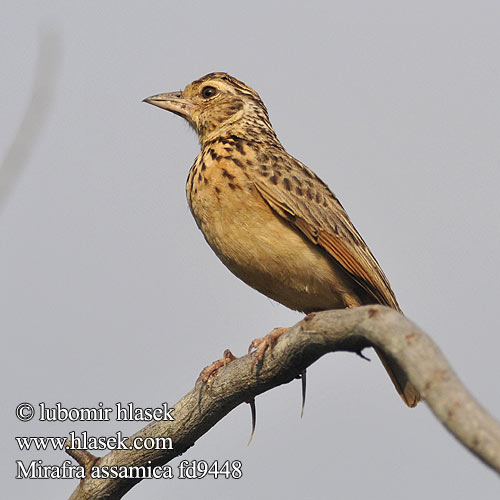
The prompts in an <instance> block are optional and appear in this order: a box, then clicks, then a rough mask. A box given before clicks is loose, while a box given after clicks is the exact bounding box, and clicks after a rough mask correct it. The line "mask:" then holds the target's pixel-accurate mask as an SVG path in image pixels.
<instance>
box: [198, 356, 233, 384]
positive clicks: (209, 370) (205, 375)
mask: <svg viewBox="0 0 500 500" xmlns="http://www.w3.org/2000/svg"><path fill="white" fill-rule="evenodd" d="M236 359H238V358H237V357H236V356H235V355H234V354H233V353H232V352H231V351H230V350H229V349H226V350H225V351H224V354H223V357H222V358H221V359H218V360H217V361H214V362H213V363H212V364H211V365H209V366H206V367H205V368H203V370H202V372H201V373H200V376H199V377H198V379H197V380H196V383H198V382H203V383H204V384H206V383H207V382H208V379H209V378H210V377H212V376H213V375H215V374H216V373H217V372H218V371H219V369H220V368H223V367H225V366H226V365H228V364H229V363H231V361H234V360H236Z"/></svg>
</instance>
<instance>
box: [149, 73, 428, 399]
mask: <svg viewBox="0 0 500 500" xmlns="http://www.w3.org/2000/svg"><path fill="white" fill-rule="evenodd" d="M145 102H148V103H150V104H153V105H155V106H158V107H159V108H162V109H165V110H168V111H170V112H172V113H175V114H176V115H179V116H181V117H183V118H185V119H186V120H187V121H188V123H189V124H190V125H191V126H192V127H193V128H194V129H195V131H196V132H197V134H198V137H199V142H200V145H201V152H200V154H199V155H198V157H197V158H196V160H195V162H194V164H193V166H192V167H191V170H190V171H189V175H188V179H187V184H186V192H187V199H188V203H189V207H190V209H191V212H192V214H193V216H194V219H195V220H196V224H197V225H198V227H199V228H200V229H201V231H202V233H203V235H204V236H205V239H206V241H207V243H208V244H209V245H210V247H211V248H212V250H213V251H214V252H215V253H216V255H217V256H218V257H219V259H220V260H221V261H222V262H223V263H224V264H225V265H226V266H227V267H228V268H229V269H230V270H231V271H232V272H233V273H234V274H235V275H236V276H237V277H238V278H240V279H241V280H243V281H244V282H245V283H247V284H248V285H250V286H251V287H253V288H255V289H256V290H258V291H259V292H261V293H263V294H264V295H267V296H268V297H270V298H271V299H273V300H276V301H277V302H280V303H281V304H283V305H285V306H286V307H289V308H291V309H295V310H297V311H301V312H303V313H311V312H316V311H322V310H326V309H340V308H347V307H349V308H351V307H356V306H360V305H364V304H383V305H386V306H389V307H392V308H394V309H396V310H397V311H400V307H399V305H398V302H397V301H396V297H395V296H394V293H393V291H392V289H391V286H390V284H389V281H388V280H387V278H386V276H385V274H384V273H383V271H382V269H381V268H380V265H379V264H378V262H377V261H376V260H375V257H374V256H373V254H372V253H371V251H370V250H369V248H368V246H367V245H366V243H365V242H364V240H363V239H362V238H361V236H360V235H359V233H358V232H357V231H356V229H355V228H354V226H353V224H352V222H351V220H350V219H349V217H348V215H347V213H346V212H345V210H344V208H343V207H342V205H341V204H340V202H339V201H338V199H337V198H336V196H335V195H334V194H333V192H332V191H331V190H330V189H329V188H328V186H327V185H326V184H325V183H324V182H323V181H322V180H321V179H320V178H319V177H318V176H317V175H316V174H315V173H314V172H313V171H312V170H311V169H309V168H308V167H306V166H305V165H304V164H303V163H301V162H300V161H299V160H297V159H295V158H294V157H293V156H291V155H290V154H289V153H287V152H286V151H285V149H284V148H283V146H282V145H281V143H280V141H279V140H278V138H277V136H276V133H275V132H274V129H273V127H272V125H271V122H270V120H269V115H268V112H267V109H266V107H265V106H264V103H263V102H262V100H261V98H260V97H259V95H258V94H257V92H255V90H253V89H252V88H250V87H249V86H248V85H245V84H244V83H243V82H241V81H240V80H237V79H236V78H234V77H232V76H230V75H228V74H227V73H210V74H208V75H206V76H203V77H202V78H200V79H198V80H196V81H194V82H192V83H190V84H189V85H187V87H186V88H185V89H184V90H183V91H178V92H169V93H165V94H158V95H154V96H151V97H148V98H147V99H145ZM281 332H282V329H281V330H279V331H278V330H277V331H275V332H274V333H273V332H272V334H271V337H268V338H267V339H266V338H264V341H263V340H262V339H260V340H258V341H256V342H255V343H254V344H253V346H259V345H260V344H263V347H258V349H260V351H259V353H258V354H259V356H262V355H263V352H264V351H265V349H266V348H267V347H268V346H269V345H270V344H272V343H273V342H274V341H275V340H276V338H277V337H278V336H279V335H280V334H281ZM378 354H379V356H380V357H381V360H382V362H383V364H384V366H385V368H386V369H387V371H388V373H389V375H390V377H391V379H392V381H393V383H394V385H395V387H396V389H397V391H398V393H399V394H400V395H401V397H402V399H403V400H404V402H405V403H406V404H407V405H408V406H410V407H413V406H415V405H416V404H417V402H418V401H419V399H420V396H419V394H418V392H417V390H416V389H415V388H414V387H413V386H412V385H411V383H410V382H409V381H408V380H407V378H406V376H405V374H404V372H403V371H402V370H401V369H400V368H399V366H398V365H397V364H396V363H395V362H394V361H393V360H391V359H385V358H384V356H383V355H382V353H380V352H378ZM229 358H231V357H230V356H229ZM229 360H230V359H229Z"/></svg>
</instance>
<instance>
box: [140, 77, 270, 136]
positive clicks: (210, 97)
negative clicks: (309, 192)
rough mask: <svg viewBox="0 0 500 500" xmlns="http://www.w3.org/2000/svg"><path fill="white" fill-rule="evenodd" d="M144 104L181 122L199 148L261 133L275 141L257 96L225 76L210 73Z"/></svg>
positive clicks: (149, 99)
mask: <svg viewBox="0 0 500 500" xmlns="http://www.w3.org/2000/svg"><path fill="white" fill-rule="evenodd" d="M144 102H147V103H149V104H153V105H154V106H158V107H159V108H162V109H166V110H167V111H171V112H172V113H175V114H176V115H179V116H182V117H183V118H185V119H186V120H187V121H188V122H189V124H190V125H191V126H192V127H193V128H194V129H195V130H196V132H197V133H198V137H199V139H200V143H201V144H202V145H203V144H205V143H207V142H209V141H211V140H213V139H215V138H217V137H220V136H223V135H231V134H233V135H242V136H245V137H248V138H250V139H251V138H252V137H253V136H255V138H258V137H262V133H263V132H264V134H265V136H267V137H269V138H274V139H276V135H275V134H274V131H273V129H272V126H271V123H270V121H269V115H268V113H267V109H266V107H265V106H264V103H263V102H262V100H261V98H260V97H259V94H257V92H255V90H253V89H252V88H250V87H248V86H247V85H245V84H244V83H243V82H240V81H239V80H237V79H236V78H234V77H232V76H230V75H228V74H227V73H210V74H208V75H205V76H203V77H202V78H199V79H198V80H195V81H194V82H192V83H190V84H189V85H188V86H187V87H186V88H185V89H184V90H182V91H177V92H168V93H165V94H157V95H153V96H151V97H148V98H146V99H144ZM276 140H277V139H276Z"/></svg>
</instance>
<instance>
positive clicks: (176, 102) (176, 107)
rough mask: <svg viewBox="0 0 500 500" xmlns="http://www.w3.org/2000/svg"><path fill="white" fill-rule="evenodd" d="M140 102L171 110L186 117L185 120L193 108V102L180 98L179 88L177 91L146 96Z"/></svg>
mask: <svg viewBox="0 0 500 500" xmlns="http://www.w3.org/2000/svg"><path fill="white" fill-rule="evenodd" d="M142 102H147V103H148V104H152V105H153V106H158V107H159V108H161V109H166V110H167V111H171V112H172V113H175V114H176V115H179V116H182V117H183V118H186V120H190V119H191V112H192V110H193V109H194V105H193V103H191V102H189V101H187V100H186V99H183V98H182V92H181V91H180V90H179V91H178V92H167V93H166V94H157V95H152V96H151V97H146V99H144V100H143V101H142Z"/></svg>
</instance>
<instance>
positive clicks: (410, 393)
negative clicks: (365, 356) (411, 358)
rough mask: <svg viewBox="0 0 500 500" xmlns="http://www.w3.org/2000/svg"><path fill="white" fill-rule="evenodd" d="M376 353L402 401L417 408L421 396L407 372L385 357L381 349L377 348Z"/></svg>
mask: <svg viewBox="0 0 500 500" xmlns="http://www.w3.org/2000/svg"><path fill="white" fill-rule="evenodd" d="M375 351H376V352H377V354H378V357H379V358H380V361H382V364H383V365H384V368H385V369H386V370H387V373H388V374H389V377H391V380H392V383H393V384H394V387H395V388H396V390H397V391H398V393H399V395H400V396H401V399H402V400H403V401H404V402H405V403H406V404H407V405H408V406H409V407H410V408H413V407H414V406H417V403H418V402H419V401H420V394H419V392H418V391H417V389H416V388H415V386H414V385H413V384H412V383H411V382H410V381H409V380H408V378H407V376H406V374H405V372H404V371H403V370H401V368H400V367H399V365H398V364H397V363H396V362H395V361H393V360H391V359H389V358H388V357H387V356H385V355H384V353H383V352H382V351H381V350H380V349H377V348H376V347H375Z"/></svg>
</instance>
